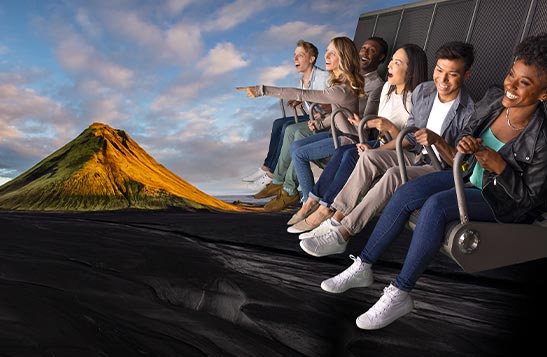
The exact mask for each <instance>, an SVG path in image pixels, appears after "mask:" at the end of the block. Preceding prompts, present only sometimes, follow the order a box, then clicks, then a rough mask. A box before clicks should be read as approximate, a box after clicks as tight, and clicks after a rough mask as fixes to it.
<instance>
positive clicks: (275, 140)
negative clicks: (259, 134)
mask: <svg viewBox="0 0 547 357" xmlns="http://www.w3.org/2000/svg"><path fill="white" fill-rule="evenodd" d="M308 118H309V117H308V116H307V115H299V116H298V122H302V121H306V120H308ZM291 124H294V117H284V118H279V119H276V120H274V122H273V124H272V132H271V134H270V145H269V147H268V154H267V155H266V158H265V159H264V166H266V167H268V168H269V169H270V172H274V170H275V167H276V166H277V160H278V159H279V154H280V152H281V145H282V144H283V136H284V135H285V128H287V126H289V125H291Z"/></svg>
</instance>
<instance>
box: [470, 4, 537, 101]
mask: <svg viewBox="0 0 547 357" xmlns="http://www.w3.org/2000/svg"><path fill="white" fill-rule="evenodd" d="M529 7H530V1H529V0H519V1H500V0H481V1H480V3H479V9H478V12H477V18H476V22H475V26H474V28H473V32H472V34H471V41H470V42H471V43H472V44H473V45H474V46H475V63H474V65H473V74H472V75H471V78H469V80H468V81H467V85H468V87H469V88H470V90H471V94H472V96H473V97H474V98H475V99H480V98H482V96H483V95H484V92H486V89H488V87H490V86H492V85H494V84H497V85H501V84H503V79H504V78H505V76H506V74H507V71H508V70H509V68H510V66H511V63H512V62H513V58H512V55H511V54H512V53H513V49H514V48H515V46H516V45H517V44H518V43H519V42H520V36H521V34H522V31H523V29H524V22H525V19H526V15H527V13H528V9H529Z"/></svg>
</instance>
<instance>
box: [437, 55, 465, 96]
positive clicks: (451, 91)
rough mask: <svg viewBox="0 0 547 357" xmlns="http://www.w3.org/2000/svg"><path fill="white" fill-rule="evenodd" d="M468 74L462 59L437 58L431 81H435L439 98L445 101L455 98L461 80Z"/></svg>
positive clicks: (458, 91)
mask: <svg viewBox="0 0 547 357" xmlns="http://www.w3.org/2000/svg"><path fill="white" fill-rule="evenodd" d="M470 74H471V72H470V71H466V70H465V62H464V60H463V59H446V58H439V59H438V60H437V64H436V65H435V70H434V71H433V82H435V87H436V88H437V93H438V95H439V100H440V101H441V102H442V103H446V102H450V101H451V100H454V99H456V97H457V96H458V94H459V93H460V89H461V87H462V85H463V81H464V80H466V79H467V78H468V77H469V75H470Z"/></svg>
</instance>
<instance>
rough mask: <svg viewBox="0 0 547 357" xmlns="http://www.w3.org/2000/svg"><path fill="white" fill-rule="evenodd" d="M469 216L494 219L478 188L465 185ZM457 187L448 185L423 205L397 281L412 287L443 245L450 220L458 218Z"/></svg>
mask: <svg viewBox="0 0 547 357" xmlns="http://www.w3.org/2000/svg"><path fill="white" fill-rule="evenodd" d="M465 197H466V200H467V205H468V209H469V211H468V213H469V217H470V218H471V219H473V220H477V221H490V222H493V221H495V218H494V215H493V213H492V210H491V209H490V206H489V205H488V203H487V202H486V201H485V200H484V198H483V197H482V194H481V191H480V190H479V189H477V188H466V189H465ZM459 217H460V214H459V210H458V200H457V198H456V190H455V189H449V190H447V191H443V192H439V193H437V194H435V195H433V196H431V197H430V198H429V199H428V200H427V201H426V202H425V204H424V205H423V207H422V210H421V211H420V217H419V218H418V222H417V223H416V230H415V231H414V234H413V235H412V241H411V242H410V247H409V249H408V253H407V255H406V258H405V262H404V264H403V268H402V270H401V272H400V273H399V275H398V276H397V278H396V279H395V285H396V286H397V287H398V288H399V289H401V290H404V291H410V290H412V288H414V286H415V285H416V281H417V280H418V278H419V277H420V276H421V275H422V273H423V272H424V271H425V269H426V268H427V266H428V265H429V264H430V263H431V261H432V260H433V258H434V257H435V254H437V252H438V251H439V249H440V248H441V245H442V242H443V240H444V234H445V229H446V226H447V224H448V223H450V222H452V221H456V220H459Z"/></svg>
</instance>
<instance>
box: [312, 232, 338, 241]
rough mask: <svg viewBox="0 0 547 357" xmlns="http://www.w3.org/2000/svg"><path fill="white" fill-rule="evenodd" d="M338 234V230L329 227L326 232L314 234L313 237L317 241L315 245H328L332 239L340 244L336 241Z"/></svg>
mask: <svg viewBox="0 0 547 357" xmlns="http://www.w3.org/2000/svg"><path fill="white" fill-rule="evenodd" d="M339 236H340V233H339V232H338V230H336V229H330V230H329V231H328V232H324V233H323V234H318V235H316V236H315V237H313V239H314V240H315V241H316V242H317V245H328V244H330V243H332V242H333V241H334V242H336V244H340V243H339V241H338V238H339Z"/></svg>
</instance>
